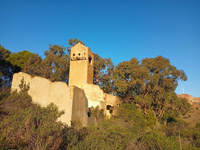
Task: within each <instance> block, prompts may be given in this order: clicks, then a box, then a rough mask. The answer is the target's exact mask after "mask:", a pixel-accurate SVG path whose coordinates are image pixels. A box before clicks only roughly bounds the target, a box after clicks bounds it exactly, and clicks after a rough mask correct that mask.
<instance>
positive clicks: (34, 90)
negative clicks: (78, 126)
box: [11, 72, 73, 125]
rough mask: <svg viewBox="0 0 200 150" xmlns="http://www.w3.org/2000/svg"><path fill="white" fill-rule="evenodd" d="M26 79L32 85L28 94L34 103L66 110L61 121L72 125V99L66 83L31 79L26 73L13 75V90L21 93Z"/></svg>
mask: <svg viewBox="0 0 200 150" xmlns="http://www.w3.org/2000/svg"><path fill="white" fill-rule="evenodd" d="M23 78H24V81H25V82H26V84H28V83H29V84H30V89H29V91H28V94H29V95H30V96H31V97H32V100H33V102H34V103H38V104H40V105H41V106H42V107H46V106H47V105H48V104H50V103H54V104H56V105H57V106H58V108H59V110H64V111H65V114H63V115H62V116H61V117H60V118H59V120H61V121H62V122H64V123H66V124H68V125H70V124H71V118H72V105H73V104H72V101H73V100H72V99H71V98H70V87H68V86H67V84H66V83H64V82H51V81H49V80H48V79H45V78H41V77H37V76H35V77H31V75H29V74H26V73H22V72H20V73H15V74H14V75H13V81H12V87H11V90H12V91H14V90H18V91H19V84H20V83H21V80H22V79H23Z"/></svg>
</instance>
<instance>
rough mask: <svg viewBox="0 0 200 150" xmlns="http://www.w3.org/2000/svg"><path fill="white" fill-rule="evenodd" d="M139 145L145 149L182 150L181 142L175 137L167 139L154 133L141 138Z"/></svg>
mask: <svg viewBox="0 0 200 150" xmlns="http://www.w3.org/2000/svg"><path fill="white" fill-rule="evenodd" d="M138 144H139V145H140V146H142V147H143V148H144V147H145V149H156V150H180V146H179V142H178V140H177V139H176V138H175V137H173V136H172V137H166V136H164V135H161V134H158V133H154V132H151V133H147V134H145V135H144V136H142V137H141V138H139V140H138Z"/></svg>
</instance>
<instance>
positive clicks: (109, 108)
mask: <svg viewBox="0 0 200 150" xmlns="http://www.w3.org/2000/svg"><path fill="white" fill-rule="evenodd" d="M106 109H107V110H109V111H110V113H112V112H113V106H111V105H107V106H106Z"/></svg>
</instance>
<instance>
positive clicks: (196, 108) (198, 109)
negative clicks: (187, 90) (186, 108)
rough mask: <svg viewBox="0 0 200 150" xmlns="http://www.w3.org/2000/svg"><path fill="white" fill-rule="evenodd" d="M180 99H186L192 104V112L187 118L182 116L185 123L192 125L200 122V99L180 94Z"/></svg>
mask: <svg viewBox="0 0 200 150" xmlns="http://www.w3.org/2000/svg"><path fill="white" fill-rule="evenodd" d="M178 97H179V98H185V99H186V100H187V101H188V102H189V103H190V104H191V106H192V107H191V111H190V112H189V113H187V115H186V116H182V118H183V119H184V121H186V122H188V123H190V124H191V125H193V124H196V123H197V122H199V121H200V97H192V96H191V95H189V94H179V95H178Z"/></svg>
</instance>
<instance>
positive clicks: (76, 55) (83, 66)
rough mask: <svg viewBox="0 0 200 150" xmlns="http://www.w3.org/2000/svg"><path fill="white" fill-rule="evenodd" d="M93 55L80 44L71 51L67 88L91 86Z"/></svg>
mask: <svg viewBox="0 0 200 150" xmlns="http://www.w3.org/2000/svg"><path fill="white" fill-rule="evenodd" d="M93 70H94V54H93V53H92V52H91V50H90V48H88V47H86V46H84V45H83V44H81V43H78V44H76V45H75V46H74V47H72V49H71V54H70V71H69V86H72V85H76V86H77V85H80V84H82V83H89V84H93Z"/></svg>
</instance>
